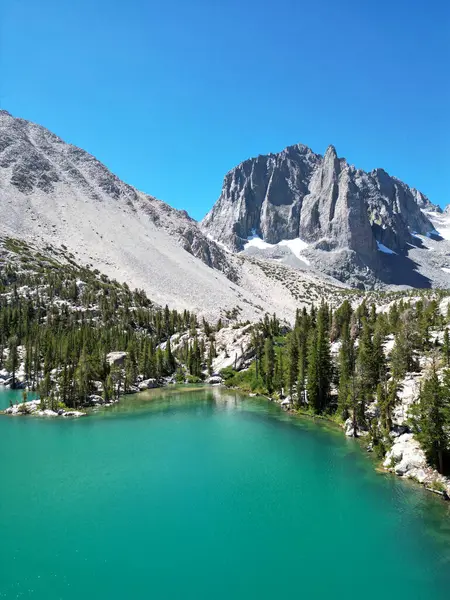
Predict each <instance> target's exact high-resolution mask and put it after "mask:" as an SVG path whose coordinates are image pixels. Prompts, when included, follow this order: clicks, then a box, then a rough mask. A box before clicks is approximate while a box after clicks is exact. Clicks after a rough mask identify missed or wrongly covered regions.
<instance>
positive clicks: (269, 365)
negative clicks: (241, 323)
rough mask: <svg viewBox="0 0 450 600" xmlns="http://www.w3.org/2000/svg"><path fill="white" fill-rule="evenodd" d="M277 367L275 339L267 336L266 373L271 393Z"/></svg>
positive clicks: (267, 384) (267, 385)
mask: <svg viewBox="0 0 450 600" xmlns="http://www.w3.org/2000/svg"><path fill="white" fill-rule="evenodd" d="M274 369H275V351H274V347H273V339H272V337H271V336H269V337H268V338H266V341H265V342H264V373H265V383H266V388H267V391H268V392H269V394H271V393H272V392H273V389H274V388H273V379H274Z"/></svg>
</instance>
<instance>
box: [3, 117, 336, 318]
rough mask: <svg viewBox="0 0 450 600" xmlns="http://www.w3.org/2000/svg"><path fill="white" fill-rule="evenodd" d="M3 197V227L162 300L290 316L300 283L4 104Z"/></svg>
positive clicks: (216, 310) (214, 313)
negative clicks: (232, 247) (226, 244)
mask: <svg viewBox="0 0 450 600" xmlns="http://www.w3.org/2000/svg"><path fill="white" fill-rule="evenodd" d="M0 206H1V209H2V219H1V222H0V236H3V237H13V238H20V239H24V240H25V241H29V242H32V243H34V244H37V245H41V246H45V245H46V244H53V245H56V246H62V245H65V246H66V247H67V248H68V249H69V250H70V251H71V252H73V253H74V255H75V256H76V258H77V260H78V262H80V263H82V264H91V265H93V266H94V267H96V268H98V269H99V270H100V271H102V272H104V273H105V274H106V275H108V276H109V277H111V278H115V279H117V280H119V281H127V282H128V283H129V284H130V285H132V286H133V287H138V288H142V289H144V290H145V291H146V292H147V293H148V294H149V295H151V297H152V298H154V300H155V301H156V302H158V303H159V304H162V305H164V304H169V305H170V306H173V307H174V308H178V309H183V308H187V309H191V310H195V311H196V312H198V314H200V315H202V314H204V315H205V316H207V317H209V318H213V317H215V318H218V317H219V316H224V315H225V314H226V313H227V312H232V311H234V310H235V309H236V308H239V311H238V314H239V315H240V318H242V319H244V320H245V319H256V318H259V317H260V316H261V315H262V314H264V312H266V311H268V312H274V311H276V312H277V313H278V314H280V316H284V317H285V318H287V319H289V320H291V319H292V318H293V316H294V314H295V309H296V306H297V305H298V302H299V297H300V295H301V291H298V290H297V291H290V290H287V288H286V285H284V284H283V282H281V281H280V280H276V279H275V278H271V277H268V276H267V275H266V274H265V272H264V270H263V269H262V268H261V266H260V265H259V263H258V261H257V260H254V259H248V258H247V257H244V256H235V255H233V254H231V253H230V252H227V251H225V250H224V249H223V248H222V247H221V246H220V245H218V244H216V243H215V242H213V241H211V240H210V239H209V238H208V237H207V235H206V234H205V233H204V232H203V231H202V230H201V229H200V228H199V226H198V224H197V223H196V221H194V220H193V219H192V218H191V217H189V216H188V215H187V213H186V212H185V211H180V210H177V209H174V208H172V207H170V206H169V205H167V204H165V203H164V202H162V201H161V200H158V199H156V198H154V197H153V196H150V195H148V194H144V193H143V192H140V191H138V190H136V189H135V188H133V187H132V186H130V185H128V184H126V183H124V182H122V181H121V180H120V179H119V178H118V177H117V176H115V175H114V174H113V173H111V171H109V169H107V167H105V166H104V165H103V164H102V163H101V162H99V161H98V160H97V159H96V158H95V157H93V156H92V155H90V154H89V153H87V152H85V151H84V150H82V149H81V148H78V147H77V146H73V145H70V144H66V143H65V142H64V141H63V140H62V139H61V138H59V137H58V136H56V135H55V134H53V133H52V132H50V131H49V130H47V129H45V128H43V127H41V126H40V125H37V124H34V123H31V122H29V121H26V120H24V119H17V118H15V117H13V116H11V115H10V114H9V113H7V111H2V112H0ZM292 277H293V281H294V282H295V288H296V289H297V287H298V286H300V287H299V289H300V288H302V286H303V285H304V284H305V282H306V283H307V284H308V285H310V283H311V282H313V283H314V285H319V286H322V285H323V283H322V282H321V281H320V280H319V279H318V278H316V277H315V276H314V275H313V274H301V273H293V274H292ZM297 284H298V285H297ZM336 284H337V282H336ZM297 292H298V293H297Z"/></svg>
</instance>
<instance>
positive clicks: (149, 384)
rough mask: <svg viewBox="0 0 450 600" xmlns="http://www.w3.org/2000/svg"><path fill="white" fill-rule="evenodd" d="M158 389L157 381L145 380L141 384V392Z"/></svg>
mask: <svg viewBox="0 0 450 600" xmlns="http://www.w3.org/2000/svg"><path fill="white" fill-rule="evenodd" d="M157 387H158V381H157V379H144V381H141V382H140V384H139V389H140V390H141V391H143V390H151V389H153V388H157Z"/></svg>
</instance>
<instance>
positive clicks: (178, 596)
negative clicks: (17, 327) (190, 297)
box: [0, 388, 450, 600]
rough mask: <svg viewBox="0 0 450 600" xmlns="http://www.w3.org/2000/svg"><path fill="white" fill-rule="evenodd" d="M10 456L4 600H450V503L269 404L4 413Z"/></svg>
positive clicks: (191, 396)
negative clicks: (56, 415)
mask: <svg viewBox="0 0 450 600" xmlns="http://www.w3.org/2000/svg"><path fill="white" fill-rule="evenodd" d="M7 394H13V392H9V391H6V390H3V391H2V390H1V388H0V403H2V405H3V406H7V405H8V404H9V398H8V400H7V398H6V395H7ZM19 399H20V396H19ZM0 450H1V463H0V475H1V477H0V482H1V484H0V485H1V488H0V598H35V599H39V600H40V599H42V600H44V599H45V600H53V599H56V598H62V599H68V600H72V599H75V598H77V599H79V598H83V597H84V598H105V599H110V600H113V599H119V598H120V599H123V598H151V599H158V600H159V599H161V600H163V599H164V600H165V599H174V600H182V599H189V600H190V599H196V600H198V599H206V598H208V599H218V600H222V599H235V600H241V599H245V600H251V599H253V598H255V599H279V598H289V599H292V598H304V599H320V600H321V599H325V598H327V599H328V598H347V599H353V598H355V599H356V598H364V599H372V598H373V599H384V600H386V599H390V598H396V599H397V598H400V597H405V598H408V600H413V599H419V598H420V599H422V598H423V599H425V598H426V599H441V598H442V599H444V598H445V599H446V600H448V598H450V514H449V507H448V505H446V504H444V503H443V502H442V501H441V500H440V499H439V498H437V497H436V498H435V497H434V496H432V495H431V494H429V493H427V492H425V491H424V490H423V489H421V488H420V487H418V486H415V485H414V484H410V483H408V482H403V481H401V480H398V479H396V478H394V477H391V476H386V475H382V474H378V473H376V472H375V470H374V465H373V463H372V462H371V461H370V460H368V459H367V457H366V456H365V455H364V453H363V452H362V451H361V449H360V447H359V445H358V444H357V443H356V442H355V441H353V440H347V439H345V437H344V436H343V435H342V433H341V432H340V431H335V430H333V429H332V428H331V427H329V426H324V425H320V424H319V425H318V424H316V423H314V422H312V421H310V420H307V419H300V418H295V417H292V416H289V415H286V414H284V413H282V412H281V411H280V410H279V408H278V407H277V406H275V405H273V404H270V403H266V402H264V401H261V400H257V399H242V398H241V397H240V396H239V395H238V394H235V393H234V392H233V393H230V392H223V391H220V390H218V389H199V390H190V391H188V392H186V391H180V390H171V391H163V392H162V391H160V390H155V391H151V392H148V393H143V394H139V395H137V396H130V397H127V398H125V399H123V400H122V401H121V403H120V404H119V405H116V406H114V407H111V408H110V409H106V410H105V411H104V412H99V413H97V414H95V415H93V416H90V417H84V418H81V419H74V420H71V419H67V420H63V419H40V418H32V417H6V416H2V417H0Z"/></svg>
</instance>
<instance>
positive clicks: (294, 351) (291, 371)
mask: <svg viewBox="0 0 450 600" xmlns="http://www.w3.org/2000/svg"><path fill="white" fill-rule="evenodd" d="M297 375H298V342H297V339H296V335H295V332H294V331H293V332H292V333H291V335H290V338H289V342H288V363H287V388H288V390H289V395H290V397H291V399H292V401H293V396H294V390H295V384H296V381H297Z"/></svg>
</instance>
